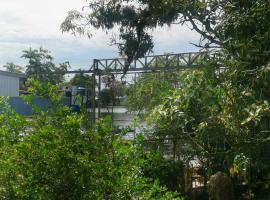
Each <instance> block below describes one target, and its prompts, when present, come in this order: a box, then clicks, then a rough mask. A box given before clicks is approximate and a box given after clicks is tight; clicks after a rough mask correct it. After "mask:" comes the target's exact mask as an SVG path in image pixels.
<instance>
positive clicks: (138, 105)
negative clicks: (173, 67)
mask: <svg viewBox="0 0 270 200" xmlns="http://www.w3.org/2000/svg"><path fill="white" fill-rule="evenodd" d="M177 76H178V75H177V73H173V72H172V73H162V72H161V73H159V74H158V73H146V74H142V75H141V76H139V78H138V79H137V80H136V83H134V84H133V85H131V86H129V87H128V88H127V90H126V93H127V107H128V109H129V110H130V111H145V112H146V113H149V112H150V111H151V110H152V109H153V108H154V107H155V106H157V105H158V104H159V103H160V102H161V101H162V98H163V96H164V95H165V94H167V93H168V91H169V90H171V89H173V88H174V85H175V80H174V79H173V77H177ZM171 79H173V80H171ZM176 80H177V81H178V78H176ZM177 81H176V82H177ZM176 84H177V83H176Z"/></svg>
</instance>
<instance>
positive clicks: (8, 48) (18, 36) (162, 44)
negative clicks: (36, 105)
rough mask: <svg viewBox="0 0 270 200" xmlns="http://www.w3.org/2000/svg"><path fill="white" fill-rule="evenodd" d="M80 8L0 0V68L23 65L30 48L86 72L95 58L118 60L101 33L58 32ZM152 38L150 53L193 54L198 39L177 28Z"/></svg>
mask: <svg viewBox="0 0 270 200" xmlns="http://www.w3.org/2000/svg"><path fill="white" fill-rule="evenodd" d="M84 5H86V1H85V0H0V27H1V28H0V69H1V66H3V65H4V64H5V63H7V62H14V63H15V64H18V65H21V66H25V65H26V60H25V59H23V58H21V55H22V51H23V50H27V49H29V48H30V47H31V48H39V47H41V46H42V47H43V48H45V49H48V50H49V51H50V52H51V54H52V56H53V57H54V61H55V63H62V62H65V61H69V62H70V64H71V66H72V69H79V68H81V69H89V68H90V66H91V63H92V61H93V59H95V58H97V59H98V58H114V57H118V50H117V48H116V47H115V46H109V38H110V35H106V34H105V33H104V31H95V35H94V36H93V37H92V38H91V39H88V38H86V37H83V36H79V37H74V36H73V35H71V34H69V33H62V31H61V30H60V25H61V23H62V22H63V21H64V19H65V17H66V16H67V13H68V11H70V10H81V9H82V7H83V6H84ZM153 35H154V41H155V47H154V54H163V53H180V52H190V51H196V48H195V47H194V46H193V45H192V44H190V43H191V42H193V43H196V42H198V40H199V35H198V34H197V33H195V32H194V31H191V30H190V29H189V28H188V27H181V26H179V25H173V26H171V27H164V28H159V29H157V30H155V31H154V32H153Z"/></svg>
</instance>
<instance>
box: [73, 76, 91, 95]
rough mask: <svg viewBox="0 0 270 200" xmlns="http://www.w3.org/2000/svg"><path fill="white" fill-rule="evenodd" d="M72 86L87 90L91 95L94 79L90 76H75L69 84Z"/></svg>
mask: <svg viewBox="0 0 270 200" xmlns="http://www.w3.org/2000/svg"><path fill="white" fill-rule="evenodd" d="M69 83H70V84H71V85H72V86H77V87H83V88H86V89H87V90H88V91H90V93H92V92H91V91H92V90H93V78H92V76H90V75H88V74H75V76H74V77H73V78H72V79H71V80H70V82H69Z"/></svg>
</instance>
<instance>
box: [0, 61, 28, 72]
mask: <svg viewBox="0 0 270 200" xmlns="http://www.w3.org/2000/svg"><path fill="white" fill-rule="evenodd" d="M3 67H4V68H5V69H6V71H8V72H12V73H22V71H23V67H21V66H19V65H15V64H14V63H13V62H8V63H7V64H5V65H3Z"/></svg>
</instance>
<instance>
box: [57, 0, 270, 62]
mask: <svg viewBox="0 0 270 200" xmlns="http://www.w3.org/2000/svg"><path fill="white" fill-rule="evenodd" d="M269 8H270V3H269V1H268V0H255V1H254V0H247V1H243V0H236V1H228V0H220V1H214V0H205V1H200V0H196V1H186V0H170V1H169V0H166V1H163V0H158V1H152V0H139V1H136V0H124V1H122V0H116V1H115V0H102V1H99V0H98V1H97V0H96V1H89V4H88V5H87V6H86V7H84V11H85V12H78V11H70V12H69V14H68V16H67V18H66V19H65V21H64V22H63V23H62V26H61V28H62V30H63V31H70V32H72V33H74V34H77V33H79V34H87V35H88V36H89V37H91V36H92V33H91V30H92V29H93V28H95V29H103V30H106V31H107V30H112V29H114V28H116V29H118V32H119V38H118V39H116V41H115V44H117V45H118V47H119V49H120V51H121V52H123V53H124V54H125V55H127V56H128V57H129V60H132V59H133V58H138V57H142V56H143V55H145V54H146V53H148V52H149V51H151V50H152V48H153V45H154V44H153V40H152V36H151V35H150V33H149V30H151V29H155V28H157V27H163V26H165V25H171V24H179V25H183V24H187V25H189V26H191V28H192V29H193V30H195V31H197V32H198V33H199V34H201V36H202V38H201V40H200V42H199V44H198V46H200V47H203V48H209V47H213V46H214V47H221V48H225V49H226V50H228V51H229V52H228V53H229V55H230V56H231V57H235V58H238V59H239V60H241V61H242V62H250V64H251V66H252V65H254V61H256V62H258V61H259V62H260V63H267V62H268V61H269V57H268V59H267V58H266V57H267V56H265V54H268V52H269V45H267V44H269V40H270V39H269V37H268V34H267V33H268V32H269V27H270V26H269V23H270V22H269V20H268V19H269V16H270V11H269V10H270V9H269ZM258 22H260V23H258Z"/></svg>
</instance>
